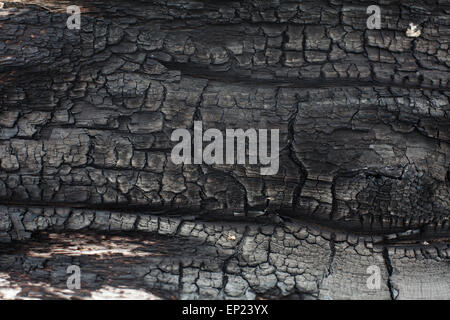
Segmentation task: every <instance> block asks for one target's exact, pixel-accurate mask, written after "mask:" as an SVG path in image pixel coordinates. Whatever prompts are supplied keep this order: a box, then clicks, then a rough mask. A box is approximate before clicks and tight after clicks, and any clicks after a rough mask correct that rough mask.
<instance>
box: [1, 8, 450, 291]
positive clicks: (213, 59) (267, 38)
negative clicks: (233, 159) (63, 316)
mask: <svg viewBox="0 0 450 320" xmlns="http://www.w3.org/2000/svg"><path fill="white" fill-rule="evenodd" d="M73 4H75V5H79V6H80V7H81V8H82V28H81V30H79V31H78V30H68V29H67V28H66V20H67V17H68V15H67V14H66V13H65V8H66V6H67V5H73ZM371 4H372V3H371ZM380 6H381V7H382V12H383V18H382V19H383V24H382V29H381V30H366V18H367V16H366V14H365V10H366V4H365V3H364V2H361V3H354V2H350V1H319V2H317V1H306V2H305V1H302V2H301V3H300V2H298V3H297V2H284V1H281V2H276V1H275V2H267V3H259V2H257V1H254V2H252V1H249V2H245V3H241V4H240V3H235V2H230V3H228V2H220V3H216V2H212V1H206V0H205V1H194V0H192V1H170V2H165V1H127V2H125V1H81V0H74V1H71V2H70V3H69V2H65V1H33V2H31V1H9V2H8V1H7V2H6V3H5V8H4V9H2V10H1V9H0V31H1V32H0V38H1V40H2V41H1V43H0V203H1V206H0V240H1V241H2V242H5V243H8V242H13V243H14V247H13V248H15V249H17V250H11V249H10V246H11V245H10V244H7V245H5V247H4V248H3V249H2V254H1V256H0V272H1V273H2V274H3V277H2V279H3V280H2V281H3V284H0V295H2V296H8V294H11V292H13V293H14V294H13V296H22V297H26V296H33V295H36V294H37V295H38V296H39V294H44V293H43V291H41V292H39V291H38V293H36V291H33V290H26V289H24V288H30V287H33V283H40V284H41V285H43V284H44V286H49V288H52V290H53V292H51V290H48V292H47V291H46V292H45V295H50V296H52V297H64V296H70V295H74V296H83V297H89V296H95V295H98V294H99V293H98V291H99V290H103V289H102V287H104V286H109V288H119V287H123V286H125V287H127V288H128V290H135V291H132V292H134V293H136V292H140V293H139V294H142V296H143V297H147V298H149V297H152V296H149V294H150V293H152V294H156V295H158V296H161V297H165V298H170V297H175V298H210V299H215V298H223V299H228V298H230V299H232V298H247V299H254V298H256V297H258V296H262V297H269V298H283V297H289V298H320V299H327V298H333V299H342V298H374V299H384V298H386V299H389V298H398V299H402V298H444V299H448V298H449V297H450V296H449V294H450V293H449V290H448V283H449V282H450V281H449V280H450V279H449V272H448V271H449V264H448V255H449V248H448V240H449V238H450V234H449V230H448V228H449V207H450V203H449V199H450V197H449V183H450V182H449V181H450V166H449V154H450V153H449V144H448V142H449V90H448V88H449V83H448V79H449V63H450V62H449V61H450V60H449V47H448V45H449V43H448V34H449V22H448V18H447V16H448V15H447V12H448V10H449V9H450V7H449V4H448V3H446V2H444V1H437V2H436V3H432V4H429V3H425V2H419V3H415V4H414V5H412V4H409V3H403V4H401V5H400V4H399V3H398V2H396V1H391V2H390V1H387V2H383V4H381V5H380ZM410 22H414V23H416V24H418V25H420V26H421V28H422V35H421V36H420V37H419V38H408V37H406V35H405V31H406V28H407V26H408V24H409V23H410ZM200 119H201V120H202V121H203V127H204V129H205V130H206V129H207V128H218V129H220V130H222V131H223V130H224V129H225V128H242V129H244V130H245V129H247V128H265V129H279V130H280V150H281V151H280V170H279V172H278V174H276V175H274V176H260V175H259V167H258V166H257V165H244V166H242V165H212V166H207V165H183V166H176V165H174V164H173V163H172V162H171V161H170V152H171V149H172V147H173V143H172V142H171V141H170V135H171V132H172V131H173V130H174V129H177V128H191V130H192V128H193V121H194V120H200ZM268 199H270V201H268ZM260 210H263V211H266V214H265V215H264V216H261V217H256V218H251V217H250V216H247V217H234V215H233V213H234V212H244V213H249V212H250V211H260ZM245 230H247V231H245ZM66 232H69V233H66ZM72 232H77V233H72ZM115 232H118V235H117V237H118V238H113V239H111V238H109V237H110V236H109V235H108V234H109V233H115ZM127 232H130V234H128V233H127ZM103 233H107V235H102V234H103ZM64 235H67V237H68V238H69V239H71V241H75V242H76V241H77V240H76V239H78V238H79V239H80V240H79V241H80V243H81V244H80V247H81V249H79V250H81V251H80V252H83V250H82V249H83V248H87V247H89V246H92V245H95V244H96V243H97V245H98V246H104V247H105V248H106V249H104V250H105V252H107V251H108V250H110V251H111V250H112V249H111V248H112V247H114V246H121V245H120V243H122V242H123V243H124V245H123V250H122V251H120V250H119V253H120V254H122V255H123V256H124V257H121V256H120V254H113V253H111V254H110V255H108V254H102V253H99V254H93V255H88V254H84V253H83V255H82V257H84V258H79V259H78V258H77V259H75V258H73V257H72V256H73V252H71V249H70V241H69V242H68V241H67V240H65V238H64ZM77 237H78V238H77ZM101 237H106V238H105V239H107V240H104V241H103V240H102V238H101ZM35 239H39V241H37V240H35ZM83 239H90V240H89V241H88V240H83ZM117 239H121V240H117ZM18 240H27V241H28V242H25V243H21V244H20V243H16V242H17V241H18ZM141 240H142V241H144V243H145V244H140V241H141ZM83 241H86V242H83ZM183 241H186V243H185V244H183ZM100 243H101V245H100ZM160 243H161V244H166V245H167V246H168V247H169V248H172V249H173V250H172V249H171V250H168V251H165V250H164V249H163V248H161V246H158V244H160ZM47 244H51V245H52V246H53V247H54V248H55V249H57V250H56V251H55V252H50V253H49V254H48V255H46V256H45V257H42V258H36V259H35V257H34V256H35V255H36V252H41V251H43V250H44V251H45V250H46V248H47ZM127 246H128V247H130V246H131V247H132V248H134V249H132V250H131V249H130V250H129V253H130V252H131V253H132V254H134V255H135V256H133V257H127V256H126V254H125V253H124V252H125V251H126V249H125V248H126V247H127ZM152 246H155V248H156V249H155V250H154V252H152V253H151V254H148V255H140V254H141V253H142V252H141V251H144V252H145V251H146V250H150V251H151V250H153V249H148V248H149V247H150V248H152ZM180 248H183V249H182V250H180ZM102 250H103V249H102ZM157 250H160V252H159V253H157V252H156V251H157ZM183 250H185V252H183ZM100 251H101V250H100ZM180 252H181V254H180ZM38 256H39V254H38ZM74 259H75V260H74ZM124 259H125V260H126V262H127V265H132V266H133V267H132V268H131V271H130V270H124V267H123V266H121V262H123V261H125V260H124ZM74 261H75V262H76V263H79V264H80V265H81V267H82V270H88V271H87V273H86V274H87V276H86V277H87V278H86V279H85V280H84V282H83V284H84V287H85V288H87V289H86V290H84V291H82V292H68V291H67V290H65V289H64V286H65V270H63V265H66V264H68V263H69V264H71V263H73V262H74ZM108 265H109V266H113V267H112V268H113V271H114V272H113V273H112V274H114V275H115V276H111V275H109V273H108V272H109V271H108V272H106V271H105V270H106V269H103V268H106V266H108ZM370 265H377V266H379V267H380V268H381V270H382V278H383V282H382V287H381V288H380V290H375V291H373V290H369V289H368V288H367V286H366V278H367V277H368V276H369V275H368V274H366V269H367V267H368V266H370ZM24 275H25V276H26V277H27V279H28V280H27V282H26V283H25V282H24V280H21V279H22V278H21V277H23V276H24ZM125 282H127V284H126V283H125ZM1 288H3V289H1ZM5 288H10V290H9V289H8V290H9V291H8V290H6V289H5ZM11 288H16V289H17V290H18V291H17V292H16V291H14V290H16V289H11ZM11 290H13V291H11ZM55 290H56V291H55ZM136 290H137V291H136ZM127 292H129V291H127ZM149 292H150V293H149ZM118 295H119V296H120V295H121V294H120V293H119V294H118Z"/></svg>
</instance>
